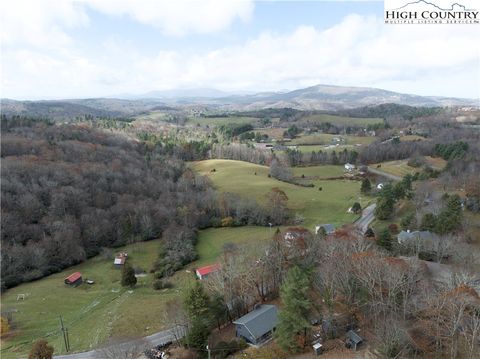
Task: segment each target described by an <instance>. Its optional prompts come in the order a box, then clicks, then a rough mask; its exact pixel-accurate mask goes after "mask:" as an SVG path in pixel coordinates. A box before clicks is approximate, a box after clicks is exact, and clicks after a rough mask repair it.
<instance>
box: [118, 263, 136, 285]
mask: <svg viewBox="0 0 480 359" xmlns="http://www.w3.org/2000/svg"><path fill="white" fill-rule="evenodd" d="M135 284H137V277H135V271H134V270H133V268H132V266H131V265H130V264H128V262H127V263H125V264H124V265H123V269H122V287H135Z"/></svg>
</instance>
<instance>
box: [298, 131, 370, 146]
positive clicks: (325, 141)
mask: <svg viewBox="0 0 480 359" xmlns="http://www.w3.org/2000/svg"><path fill="white" fill-rule="evenodd" d="M334 138H337V139H341V141H342V142H334V140H333V139H334ZM375 139H376V138H375V137H372V136H353V135H332V134H329V133H312V134H309V135H303V136H300V137H297V138H295V139H293V141H292V142H291V143H292V144H295V145H331V144H337V143H338V144H340V145H357V144H360V145H369V144H371V143H373V142H374V141H375Z"/></svg>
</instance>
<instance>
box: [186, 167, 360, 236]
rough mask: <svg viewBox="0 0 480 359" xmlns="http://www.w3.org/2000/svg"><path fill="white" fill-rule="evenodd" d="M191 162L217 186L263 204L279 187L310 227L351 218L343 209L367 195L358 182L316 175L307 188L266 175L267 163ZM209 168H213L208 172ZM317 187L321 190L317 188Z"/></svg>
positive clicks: (319, 168) (296, 170)
mask: <svg viewBox="0 0 480 359" xmlns="http://www.w3.org/2000/svg"><path fill="white" fill-rule="evenodd" d="M191 166H192V168H193V169H194V170H196V171H198V172H199V173H201V174H204V175H206V176H208V177H209V178H210V179H211V180H212V182H213V185H214V186H215V187H216V188H217V189H218V190H220V191H224V192H231V193H236V194H238V195H241V196H245V197H250V198H254V199H255V200H257V201H258V202H259V203H260V204H263V205H265V204H266V201H267V196H266V195H267V193H268V192H269V191H270V189H271V188H273V187H278V188H280V189H282V190H283V191H285V193H286V194H287V196H288V198H289V201H288V207H289V208H290V209H292V210H293V211H294V212H296V213H299V214H301V215H303V216H304V217H305V223H304V225H305V226H306V227H307V228H310V229H312V228H313V227H314V225H315V224H319V223H333V224H336V225H339V224H344V223H348V222H352V221H353V220H354V218H355V216H354V215H352V214H349V213H347V209H348V208H349V207H350V206H351V205H352V204H353V202H355V201H360V202H361V203H362V205H363V204H365V203H366V202H367V201H368V199H367V198H365V197H360V183H359V182H356V181H349V180H335V181H329V180H322V179H316V180H313V181H311V182H312V183H314V185H315V187H313V188H309V187H301V186H296V185H293V184H289V183H285V182H280V181H277V180H276V179H273V178H268V176H267V175H268V167H265V166H260V165H256V164H252V163H247V162H242V161H230V160H207V161H199V162H194V163H192V164H191ZM322 167H323V166H318V167H316V168H315V167H313V168H311V169H309V170H308V171H312V172H314V171H317V170H318V171H319V173H320V174H321V173H322V172H323V170H322ZM213 168H215V170H216V171H215V172H210V171H211V170H212V169H213ZM302 171H303V172H305V175H307V174H306V172H307V170H306V169H305V168H301V169H295V173H296V174H298V175H301V172H302ZM255 173H256V175H255ZM323 173H325V175H326V177H330V174H334V175H336V174H338V173H339V171H338V170H333V169H332V166H326V170H325V171H324V172H323ZM319 187H322V189H323V190H322V191H319Z"/></svg>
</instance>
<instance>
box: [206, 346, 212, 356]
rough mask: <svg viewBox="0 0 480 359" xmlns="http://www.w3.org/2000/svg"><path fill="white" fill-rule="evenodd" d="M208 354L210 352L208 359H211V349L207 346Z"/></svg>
mask: <svg viewBox="0 0 480 359" xmlns="http://www.w3.org/2000/svg"><path fill="white" fill-rule="evenodd" d="M207 352H208V359H211V358H212V357H211V350H210V347H209V346H208V345H207Z"/></svg>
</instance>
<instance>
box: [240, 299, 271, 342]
mask: <svg viewBox="0 0 480 359" xmlns="http://www.w3.org/2000/svg"><path fill="white" fill-rule="evenodd" d="M277 316H278V309H277V307H276V306H274V305H267V304H263V305H259V306H257V307H255V309H254V310H253V311H251V312H250V313H248V314H246V315H244V316H243V317H241V318H238V319H237V320H236V321H234V322H233V324H235V333H236V336H237V337H242V338H244V339H245V340H246V341H247V342H248V343H251V344H260V343H262V342H263V341H265V340H266V339H268V338H269V337H270V336H271V335H272V332H273V330H274V329H275V327H276V326H277V321H278V318H277Z"/></svg>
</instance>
